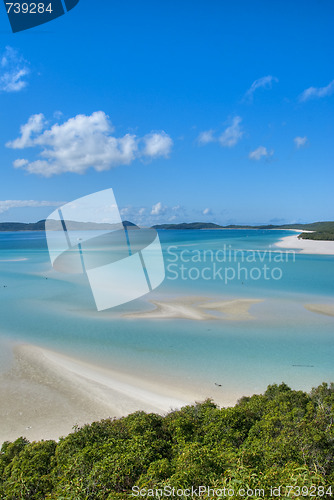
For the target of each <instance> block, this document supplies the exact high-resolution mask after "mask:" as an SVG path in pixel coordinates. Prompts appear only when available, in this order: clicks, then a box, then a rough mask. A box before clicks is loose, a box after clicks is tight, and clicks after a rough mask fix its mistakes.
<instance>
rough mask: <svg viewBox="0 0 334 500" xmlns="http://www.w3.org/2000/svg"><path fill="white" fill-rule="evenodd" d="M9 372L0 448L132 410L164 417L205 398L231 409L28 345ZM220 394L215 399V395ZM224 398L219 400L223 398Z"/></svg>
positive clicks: (0, 381) (229, 398) (201, 392)
mask: <svg viewBox="0 0 334 500" xmlns="http://www.w3.org/2000/svg"><path fill="white" fill-rule="evenodd" d="M13 356H14V361H13V364H12V367H11V368H10V369H9V370H8V371H7V372H5V373H3V374H1V375H0V398H1V401H2V405H1V408H0V419H1V428H0V445H1V444H2V443H3V442H4V441H13V440H15V439H17V438H18V437H20V436H24V437H26V438H27V439H29V440H30V441H32V440H40V439H56V440H57V439H59V438H60V437H61V436H65V435H67V434H69V433H70V432H71V431H72V429H73V427H74V426H82V425H84V424H89V423H92V422H94V421H98V420H101V419H107V418H114V417H122V416H126V415H128V414H129V413H133V412H136V411H140V410H142V411H146V412H154V413H159V414H166V413H167V412H169V411H171V410H173V409H178V408H181V407H182V406H185V405H187V404H193V403H194V402H195V401H202V400H204V399H206V398H207V397H213V398H215V399H221V401H220V403H224V404H225V405H231V404H234V403H235V402H236V400H237V399H238V397H240V396H239V395H234V394H231V393H225V394H222V393H221V392H220V391H218V389H219V387H215V388H214V389H216V390H214V389H213V390H212V391H210V394H207V389H206V388H205V387H204V386H203V387H198V386H195V388H193V389H191V386H190V385H189V384H187V383H186V381H180V383H178V384H177V387H176V386H175V385H174V384H173V382H172V381H165V380H163V381H161V380H159V378H157V379H155V380H154V381H152V380H150V381H148V380H144V379H142V378H141V377H140V374H139V377H137V376H135V374H132V375H128V374H124V373H119V372H116V371H113V370H110V369H105V368H101V367H99V366H96V365H92V364H89V363H86V362H84V361H81V360H78V359H74V358H72V357H69V356H66V355H64V354H60V353H58V352H55V351H51V350H48V349H44V348H40V347H36V346H33V345H30V344H28V345H27V344H23V345H16V346H14V349H13ZM219 394H220V396H221V397H220V398H217V396H218V395H219ZM222 397H223V399H222Z"/></svg>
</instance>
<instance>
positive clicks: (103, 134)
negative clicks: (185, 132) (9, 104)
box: [6, 111, 173, 177]
mask: <svg viewBox="0 0 334 500" xmlns="http://www.w3.org/2000/svg"><path fill="white" fill-rule="evenodd" d="M46 125H47V124H46V121H45V118H44V115H43V114H39V115H33V116H31V117H30V118H29V120H28V122H27V123H26V124H25V125H23V126H22V127H21V135H20V137H18V138H17V139H15V140H14V141H10V142H8V143H7V144H6V146H7V147H9V148H12V149H25V148H30V147H40V148H41V151H40V157H41V158H40V159H37V160H36V161H32V162H29V161H28V160H26V159H22V158H21V159H19V160H15V161H14V167H16V168H24V169H25V170H26V171H27V172H29V173H31V174H39V175H42V176H44V177H51V176H52V175H57V174H61V173H64V172H73V173H77V174H83V173H85V172H86V170H87V169H89V168H94V169H95V170H96V171H97V172H101V171H104V170H109V169H110V168H112V167H116V166H118V165H128V164H130V163H131V162H132V161H133V160H135V159H136V158H146V159H153V158H157V157H159V156H164V157H166V156H168V154H169V152H170V151H171V148H172V145H173V141H172V139H171V138H170V137H169V136H168V135H167V134H166V133H165V132H154V133H151V134H148V135H146V136H144V137H143V138H138V137H136V136H135V135H133V134H126V135H124V136H123V137H119V138H117V137H115V136H114V135H112V134H113V132H114V127H113V126H112V124H111V122H110V120H109V117H108V116H107V115H106V114H105V113H104V112H103V111H96V112H95V113H93V114H92V115H90V116H86V115H77V116H75V117H73V118H70V119H69V120H67V121H66V122H64V123H62V124H60V125H59V124H58V123H56V124H54V125H52V126H51V127H50V128H48V129H47V128H46Z"/></svg>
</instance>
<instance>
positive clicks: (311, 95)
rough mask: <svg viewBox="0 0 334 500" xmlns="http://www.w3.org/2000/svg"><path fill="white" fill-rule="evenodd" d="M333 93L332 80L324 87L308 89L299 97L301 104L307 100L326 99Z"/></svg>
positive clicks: (333, 81)
mask: <svg viewBox="0 0 334 500" xmlns="http://www.w3.org/2000/svg"><path fill="white" fill-rule="evenodd" d="M333 93H334V80H332V81H331V82H330V83H329V84H328V85H327V86H326V87H309V88H308V89H306V90H304V92H302V93H301V94H300V96H299V100H300V101H301V102H304V101H308V100H309V99H316V98H320V97H326V96H329V95H332V94H333Z"/></svg>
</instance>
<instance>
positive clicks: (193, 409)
mask: <svg viewBox="0 0 334 500" xmlns="http://www.w3.org/2000/svg"><path fill="white" fill-rule="evenodd" d="M333 420H334V384H331V385H330V386H328V385H327V384H322V385H321V386H319V387H318V388H316V389H313V390H312V391H311V393H310V394H306V393H305V392H302V391H293V390H291V389H290V388H289V387H288V386H287V385H286V384H281V385H280V386H277V385H272V386H269V387H268V389H267V390H266V392H265V393H264V394H263V395H254V396H252V397H244V398H242V399H241V400H240V401H239V402H238V403H237V404H236V405H235V406H234V407H233V408H222V409H219V408H218V407H217V406H216V405H215V404H214V403H213V402H212V401H211V400H207V401H205V402H204V403H201V404H196V405H194V406H186V407H184V408H182V409H181V410H178V411H173V412H171V413H169V414H168V415H166V416H164V417H163V416H161V415H156V414H153V413H151V414H146V413H144V412H140V411H138V412H136V413H133V414H132V415H129V416H127V417H124V418H120V419H108V420H103V421H101V422H95V423H93V424H91V425H85V426H84V427H82V428H75V429H74V432H73V433H72V434H70V435H69V436H67V437H65V438H62V439H61V440H60V441H59V442H55V441H51V440H50V441H40V442H33V443H29V442H28V441H27V440H26V439H24V437H22V438H19V439H17V440H16V441H15V442H14V443H8V442H7V443H4V444H3V446H2V449H1V452H0V498H2V499H8V500H9V499H13V500H14V499H34V500H39V499H50V500H51V499H56V498H57V499H64V500H66V499H68V500H70V499H72V500H117V499H130V498H134V497H138V498H165V497H166V498H167V497H168V496H169V497H173V495H170V494H169V495H168V492H170V491H172V489H173V488H175V490H174V491H177V490H179V491H180V490H188V489H190V491H191V488H194V489H195V490H196V491H197V494H196V495H193V496H192V497H193V498H195V497H196V498H201V499H202V500H208V499H210V500H211V499H214V498H229V499H232V500H237V499H238V500H240V499H241V498H249V499H250V498H252V499H254V500H256V499H265V500H272V499H273V498H274V497H280V498H282V499H283V498H285V499H288V498H295V499H304V498H305V499H311V498H315V499H321V498H323V499H329V498H334V486H333V485H334V426H333ZM200 486H204V487H206V488H207V487H210V488H211V489H215V491H216V492H217V494H216V493H215V495H214V496H213V494H212V493H211V494H208V492H207V490H206V491H205V490H204V491H203V490H202V493H201V494H200V493H199V487H200ZM278 487H281V490H280V491H279V490H278V489H276V490H274V491H276V495H273V494H272V490H271V488H278ZM224 488H225V490H224ZM219 490H220V491H225V492H226V494H225V495H224V494H223V493H221V494H219ZM247 490H248V494H247V495H246V494H245V491H247ZM255 490H257V491H258V492H257V493H255ZM211 491H212V490H211ZM227 491H228V493H227ZM242 491H243V493H242ZM251 491H253V493H251ZM140 492H141V493H140ZM158 492H159V493H158ZM161 492H163V493H161ZM164 492H165V493H166V494H164ZM174 497H175V498H180V499H182V500H186V499H187V498H190V497H191V496H190V495H189V494H186V493H185V494H184V495H183V494H181V493H180V494H179V495H177V496H176V495H174Z"/></svg>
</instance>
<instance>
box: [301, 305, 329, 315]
mask: <svg viewBox="0 0 334 500" xmlns="http://www.w3.org/2000/svg"><path fill="white" fill-rule="evenodd" d="M305 309H307V310H308V311H311V312H314V313H317V314H324V315H325V316H334V304H305Z"/></svg>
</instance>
